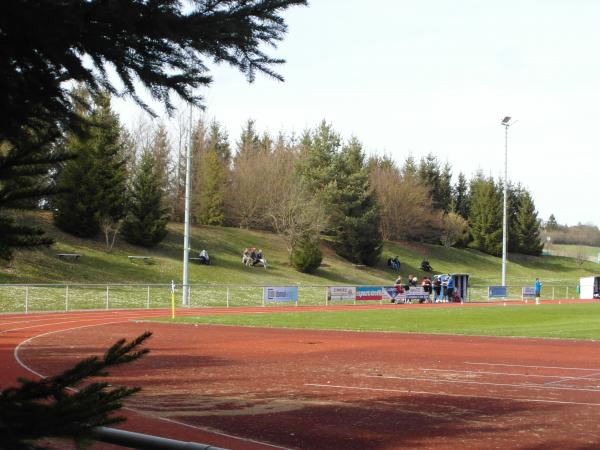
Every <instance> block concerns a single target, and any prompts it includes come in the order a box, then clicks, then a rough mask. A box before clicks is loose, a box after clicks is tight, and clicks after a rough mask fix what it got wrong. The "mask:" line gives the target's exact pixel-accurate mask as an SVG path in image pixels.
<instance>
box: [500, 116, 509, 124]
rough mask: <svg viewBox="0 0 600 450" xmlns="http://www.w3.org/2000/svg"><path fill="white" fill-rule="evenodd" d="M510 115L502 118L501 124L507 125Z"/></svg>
mask: <svg viewBox="0 0 600 450" xmlns="http://www.w3.org/2000/svg"><path fill="white" fill-rule="evenodd" d="M510 119H511V117H510V116H506V117H505V118H504V119H502V125H508V122H510Z"/></svg>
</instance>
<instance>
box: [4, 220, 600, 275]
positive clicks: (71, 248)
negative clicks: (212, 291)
mask: <svg viewBox="0 0 600 450" xmlns="http://www.w3.org/2000/svg"><path fill="white" fill-rule="evenodd" d="M27 217H28V219H29V220H31V221H33V222H35V223H37V224H38V225H41V226H42V227H43V228H44V229H45V230H46V231H47V233H48V234H49V235H50V236H52V237H54V238H55V240H56V243H55V244H54V245H53V246H52V247H51V248H48V249H40V250H35V251H21V252H17V253H16V255H15V258H14V260H13V261H11V262H10V263H9V264H6V263H5V264H3V265H0V283H170V282H171V280H176V281H177V280H179V281H180V280H181V278H182V262H181V258H182V243H183V225H181V224H174V223H173V224H170V225H169V233H168V235H167V237H166V239H165V240H164V241H163V242H162V243H161V244H160V245H158V246H157V247H155V248H153V249H145V248H142V247H136V246H133V245H129V244H127V243H125V242H124V241H122V240H117V244H116V245H115V248H114V249H113V251H112V252H107V251H106V248H105V244H104V242H103V239H102V238H100V237H99V238H97V239H94V240H89V239H79V238H76V237H73V236H70V235H68V234H65V233H63V232H61V231H59V230H57V229H56V228H54V227H53V226H52V224H51V216H50V215H49V214H47V213H42V214H35V215H30V216H27ZM248 246H255V247H257V248H262V249H263V251H264V254H265V256H266V258H267V260H268V261H269V264H270V267H269V269H268V270H264V269H263V268H258V267H257V268H246V267H244V266H242V264H241V253H242V249H243V248H245V247H248ZM191 248H192V250H193V252H195V253H197V252H199V251H200V250H201V249H203V248H205V249H206V250H208V252H209V254H210V255H211V258H212V259H213V261H214V265H212V266H200V265H197V264H191V265H190V282H191V283H197V284H232V285H248V284H250V285H277V284H290V283H291V284H298V285H304V286H307V285H328V284H329V285H331V284H381V283H384V284H388V283H390V282H391V281H393V280H394V279H395V276H396V274H395V273H393V272H392V271H391V270H389V269H388V268H387V267H386V266H385V261H386V260H387V258H388V257H390V256H395V255H397V256H398V257H399V258H400V261H401V263H402V269H401V274H402V275H403V276H406V275H408V274H414V275H417V276H421V275H423V272H421V271H420V270H418V267H419V265H420V263H421V260H422V259H423V258H424V257H428V258H429V261H430V262H431V265H432V266H433V268H434V270H435V272H438V273H439V272H444V273H469V274H470V275H471V284H472V285H488V284H499V282H500V273H501V260H500V258H496V257H492V256H489V255H486V254H483V253H481V252H478V251H475V250H469V249H454V248H445V247H442V246H436V245H424V244H417V243H410V242H388V243H386V245H385V250H384V253H383V257H382V258H381V261H380V263H379V264H378V265H377V266H376V267H373V268H366V269H361V268H357V267H354V266H352V264H350V263H348V262H347V261H345V260H343V259H341V258H339V257H338V256H336V255H335V254H334V253H333V252H331V251H330V250H329V249H327V248H324V261H323V266H322V267H321V268H319V269H318V270H317V272H316V273H315V274H312V275H308V274H301V273H299V272H297V271H295V270H294V269H293V268H292V267H291V266H290V264H289V262H288V254H287V250H286V246H285V243H284V241H283V240H282V239H281V238H279V237H278V236H276V235H274V234H271V233H266V232H259V231H250V230H242V229H238V228H227V227H198V226H195V227H192V236H191ZM57 253H79V254H81V255H82V257H81V260H80V261H79V262H72V261H63V260H59V259H58V258H57V257H56V254H57ZM128 255H149V256H152V257H153V258H154V260H155V264H151V265H146V264H143V263H141V262H138V263H132V262H130V261H129V260H128V258H127V256H128ZM508 259H509V264H508V266H507V281H508V284H514V285H523V284H531V283H532V280H533V279H534V278H535V277H536V276H537V277H540V278H542V279H543V280H544V283H545V286H549V285H570V286H574V285H575V284H577V281H578V279H579V277H580V276H586V275H593V274H597V273H600V266H599V265H597V264H595V263H592V262H585V263H583V265H581V266H579V265H577V263H576V262H575V260H574V259H572V258H567V257H555V256H545V257H530V256H524V255H516V254H514V255H509V258H508Z"/></svg>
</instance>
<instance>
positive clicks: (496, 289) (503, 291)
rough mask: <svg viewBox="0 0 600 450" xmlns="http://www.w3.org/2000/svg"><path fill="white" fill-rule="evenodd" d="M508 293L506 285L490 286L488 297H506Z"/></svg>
mask: <svg viewBox="0 0 600 450" xmlns="http://www.w3.org/2000/svg"><path fill="white" fill-rule="evenodd" d="M507 293H508V288H507V287H506V286H488V298H506V297H507Z"/></svg>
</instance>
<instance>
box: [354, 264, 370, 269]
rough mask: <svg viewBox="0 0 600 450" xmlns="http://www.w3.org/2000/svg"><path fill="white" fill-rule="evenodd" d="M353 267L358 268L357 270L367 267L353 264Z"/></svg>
mask: <svg viewBox="0 0 600 450" xmlns="http://www.w3.org/2000/svg"><path fill="white" fill-rule="evenodd" d="M352 267H356V268H357V269H366V267H367V266H365V265H364V264H352Z"/></svg>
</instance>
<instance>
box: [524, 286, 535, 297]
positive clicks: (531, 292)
mask: <svg viewBox="0 0 600 450" xmlns="http://www.w3.org/2000/svg"><path fill="white" fill-rule="evenodd" d="M535 297H536V295H535V286H523V288H522V290H521V298H522V299H526V298H535Z"/></svg>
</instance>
